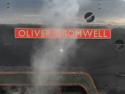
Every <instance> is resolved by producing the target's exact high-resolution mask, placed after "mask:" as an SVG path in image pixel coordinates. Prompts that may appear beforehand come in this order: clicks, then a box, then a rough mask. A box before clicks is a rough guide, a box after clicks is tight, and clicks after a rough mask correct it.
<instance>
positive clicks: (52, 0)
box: [32, 0, 86, 94]
mask: <svg viewBox="0 0 125 94" xmlns="http://www.w3.org/2000/svg"><path fill="white" fill-rule="evenodd" d="M85 1H86V0H85ZM78 12H79V2H78V0H66V1H64V0H45V1H44V5H43V7H42V9H41V18H43V19H44V20H46V21H47V22H48V23H52V24H53V26H55V27H59V28H62V27H63V25H65V24H66V23H67V21H72V20H73V19H74V18H75V17H76V16H77V14H78ZM75 42H76V41H75V40H70V41H69V40H64V39H62V40H46V42H45V43H44V46H43V47H41V48H40V49H36V53H35V54H34V55H33V58H32V65H33V69H34V71H35V72H36V73H35V74H34V75H33V84H34V85H44V84H46V83H47V84H48V81H49V80H51V79H52V78H53V77H52V75H50V74H49V73H47V72H58V71H60V68H61V67H62V64H63V62H64V61H66V60H67V59H68V54H70V50H69V49H71V48H72V47H73V46H75V45H76V44H75ZM73 48H74V47H73ZM72 51H75V48H74V49H73V50H72ZM63 67H65V66H63ZM58 76H59V75H58V74H56V75H54V79H55V80H56V83H55V84H59V83H60V81H61V79H62V77H59V78H58ZM36 90H37V89H36ZM54 90H55V89H54V88H51V91H50V92H47V91H45V90H43V91H41V90H40V91H38V90H37V92H36V94H41V93H42V94H48V93H52V92H53V91H54Z"/></svg>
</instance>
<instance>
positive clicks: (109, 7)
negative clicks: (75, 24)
mask: <svg viewBox="0 0 125 94" xmlns="http://www.w3.org/2000/svg"><path fill="white" fill-rule="evenodd" d="M53 1H59V2H61V3H62V1H63V2H64V1H65V0H0V23H4V22H5V23H6V22H8V23H9V22H16V21H17V20H18V21H20V20H22V22H23V20H25V19H28V20H27V21H29V20H30V19H32V21H34V22H37V21H39V19H40V18H41V15H42V11H41V10H42V9H44V7H46V6H49V4H51V2H53ZM66 1H67V0H66ZM71 1H72V0H71ZM76 1H78V5H79V12H78V15H79V16H84V14H85V13H86V12H89V11H91V12H93V13H94V14H95V15H96V19H100V18H103V19H107V18H110V19H111V20H112V19H116V18H117V19H118V18H119V19H120V21H121V22H122V21H125V20H124V18H125V0H76ZM47 3H48V4H47ZM63 4H64V3H62V5H63ZM63 11H65V10H63ZM47 15H49V14H47ZM15 19H16V21H15ZM18 21H17V22H18Z"/></svg>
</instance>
